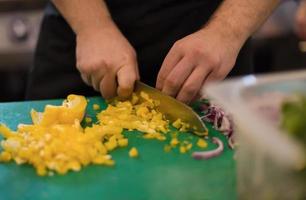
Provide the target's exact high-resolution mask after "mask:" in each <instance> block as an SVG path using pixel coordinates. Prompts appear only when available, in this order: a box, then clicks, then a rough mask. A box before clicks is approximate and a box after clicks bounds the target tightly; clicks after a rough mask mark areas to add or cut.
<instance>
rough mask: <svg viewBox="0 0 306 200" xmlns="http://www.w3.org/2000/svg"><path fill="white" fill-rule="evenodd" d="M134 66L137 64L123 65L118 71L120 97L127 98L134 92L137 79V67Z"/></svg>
mask: <svg viewBox="0 0 306 200" xmlns="http://www.w3.org/2000/svg"><path fill="white" fill-rule="evenodd" d="M134 66H135V65H129V66H126V67H122V68H120V70H119V71H118V72H117V80H118V89H117V93H118V96H119V97H122V98H127V97H129V96H131V94H132V93H133V90H134V83H135V81H136V80H137V69H136V68H135V67H134Z"/></svg>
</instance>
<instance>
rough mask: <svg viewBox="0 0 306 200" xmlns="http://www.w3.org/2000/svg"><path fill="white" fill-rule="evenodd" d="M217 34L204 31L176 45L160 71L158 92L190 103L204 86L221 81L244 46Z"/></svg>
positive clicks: (206, 29)
mask: <svg viewBox="0 0 306 200" xmlns="http://www.w3.org/2000/svg"><path fill="white" fill-rule="evenodd" d="M220 32H221V31H218V30H211V29H208V28H203V29H201V30H200V31H198V32H195V33H193V34H191V35H189V36H187V37H185V38H183V39H181V40H179V41H177V42H176V43H175V44H174V45H173V47H172V48H171V50H170V52H169V53H168V55H167V56H166V58H165V60H164V62H163V64H162V67H161V69H160V71H159V74H158V77H157V83H156V87H157V89H159V90H161V91H162V92H164V93H166V94H168V95H170V96H173V97H176V98H177V99H178V100H180V101H182V102H184V103H190V102H191V101H192V100H194V98H196V97H197V95H198V93H199V91H200V89H201V88H202V86H203V85H206V84H207V83H209V82H212V81H217V80H222V79H224V78H225V77H226V75H227V74H228V73H229V72H230V71H231V69H232V67H233V66H234V64H235V60H236V58H237V55H238V52H239V50H240V48H241V46H242V43H243V42H241V41H238V40H234V39H232V37H230V36H228V35H222V34H220Z"/></svg>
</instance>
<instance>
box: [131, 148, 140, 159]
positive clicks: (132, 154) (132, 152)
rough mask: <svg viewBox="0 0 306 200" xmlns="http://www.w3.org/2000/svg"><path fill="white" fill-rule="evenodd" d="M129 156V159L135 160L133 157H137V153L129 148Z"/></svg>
mask: <svg viewBox="0 0 306 200" xmlns="http://www.w3.org/2000/svg"><path fill="white" fill-rule="evenodd" d="M129 156H130V157H131V158H135V157H138V151H137V149H136V148H135V147H133V148H131V149H130V151H129Z"/></svg>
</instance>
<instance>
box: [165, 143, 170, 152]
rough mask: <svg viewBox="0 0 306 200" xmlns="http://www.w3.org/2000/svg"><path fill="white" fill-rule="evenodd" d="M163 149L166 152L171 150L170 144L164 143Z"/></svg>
mask: <svg viewBox="0 0 306 200" xmlns="http://www.w3.org/2000/svg"><path fill="white" fill-rule="evenodd" d="M164 151H165V152H166V153H168V152H170V151H171V146H170V145H165V146H164Z"/></svg>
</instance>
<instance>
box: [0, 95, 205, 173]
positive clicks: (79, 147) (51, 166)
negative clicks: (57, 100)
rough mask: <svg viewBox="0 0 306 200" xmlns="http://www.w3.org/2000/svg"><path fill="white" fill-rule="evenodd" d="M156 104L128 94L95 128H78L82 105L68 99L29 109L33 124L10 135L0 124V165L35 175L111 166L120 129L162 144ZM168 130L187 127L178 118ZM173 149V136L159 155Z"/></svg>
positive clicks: (122, 141) (121, 140)
mask: <svg viewBox="0 0 306 200" xmlns="http://www.w3.org/2000/svg"><path fill="white" fill-rule="evenodd" d="M158 104H159V102H157V101H154V100H153V99H151V98H150V97H149V95H148V94H146V93H144V92H141V93H140V98H139V96H137V95H136V94H133V95H132V97H131V99H130V100H126V101H119V100H116V99H115V100H114V101H112V102H111V104H109V105H108V107H107V108H106V109H105V110H103V111H101V112H100V113H98V114H97V119H98V123H97V124H93V125H92V126H91V127H85V128H83V127H82V126H81V124H80V122H81V121H82V119H83V118H84V114H85V110H86V106H87V100H86V99H85V97H83V96H78V95H69V96H68V97H67V100H65V101H64V102H63V103H62V105H60V106H53V105H46V107H45V109H44V112H37V111H35V110H32V111H31V117H32V122H33V124H19V125H18V128H17V131H16V132H14V131H12V130H10V129H9V128H8V127H6V126H5V125H1V124H0V134H1V135H2V136H4V140H2V141H1V147H2V150H0V162H8V161H10V160H13V161H15V162H16V163H17V164H25V163H27V164H31V165H33V166H34V167H35V169H36V172H37V174H38V175H40V176H45V175H53V174H54V172H57V173H59V174H66V173H67V172H68V171H79V170H81V169H82V167H84V166H87V165H89V164H97V165H106V166H113V165H114V164H115V161H114V160H112V159H111V156H110V154H109V153H110V152H111V151H112V150H114V149H116V148H117V147H118V146H119V147H126V146H128V139H127V138H125V137H124V135H123V134H122V132H123V130H124V129H126V130H138V131H141V132H143V133H144V135H143V138H146V139H157V140H161V141H164V140H166V134H167V133H168V131H169V128H168V126H169V121H168V120H166V119H165V118H164V115H163V114H162V113H160V112H159V111H158V110H157V109H156V106H157V105H158ZM93 109H94V110H99V109H100V106H99V105H98V104H94V105H93ZM85 122H86V123H91V122H92V119H91V118H90V117H86V118H85ZM173 126H175V127H176V128H177V129H179V130H185V129H188V128H189V125H188V124H186V123H184V122H182V121H181V120H180V119H178V120H176V122H174V123H173ZM203 141H204V140H203ZM203 141H202V142H200V140H199V141H198V146H199V144H200V146H201V145H202V146H203ZM204 142H205V141H204ZM178 144H180V142H179V141H178V138H177V134H176V133H175V134H173V135H172V139H171V142H170V144H169V145H166V146H165V147H164V150H165V152H169V151H170V150H171V148H173V147H176V146H177V145H178ZM205 144H206V142H205ZM206 146H207V144H206ZM191 148H192V144H191V143H185V142H183V143H181V145H180V152H181V153H186V152H187V151H188V150H190V149H191ZM129 156H130V157H132V158H134V157H138V156H139V155H138V151H137V149H136V148H135V147H133V148H131V149H130V151H129Z"/></svg>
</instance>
